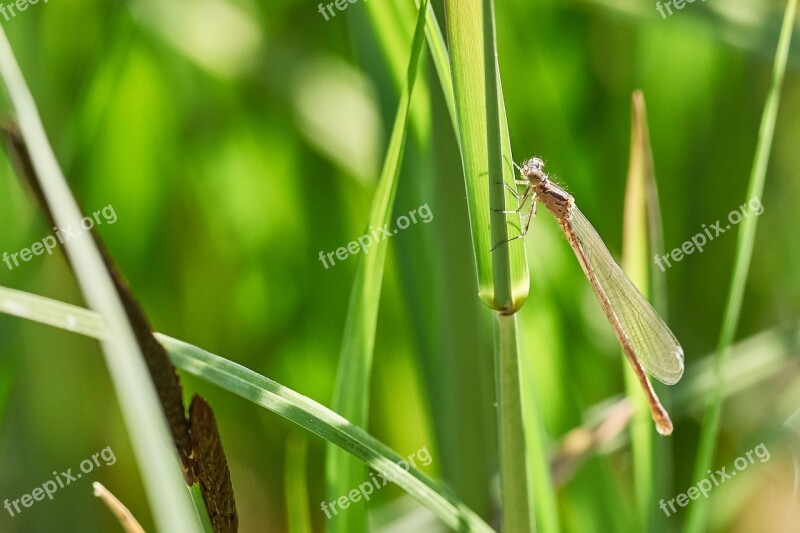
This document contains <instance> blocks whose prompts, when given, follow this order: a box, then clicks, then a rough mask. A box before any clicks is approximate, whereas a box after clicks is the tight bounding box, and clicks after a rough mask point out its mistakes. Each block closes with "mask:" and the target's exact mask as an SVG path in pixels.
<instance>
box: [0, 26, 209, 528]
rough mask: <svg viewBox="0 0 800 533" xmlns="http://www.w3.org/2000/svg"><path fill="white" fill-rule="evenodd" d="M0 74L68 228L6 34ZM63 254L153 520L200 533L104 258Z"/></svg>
mask: <svg viewBox="0 0 800 533" xmlns="http://www.w3.org/2000/svg"><path fill="white" fill-rule="evenodd" d="M0 75H2V79H3V83H4V85H5V89H6V91H7V93H8V96H9V99H10V101H11V106H12V108H13V110H14V112H15V114H16V117H17V120H18V121H19V126H20V130H21V133H22V136H23V138H24V139H25V142H26V144H27V145H28V146H29V148H30V152H31V159H32V162H33V165H34V168H35V170H36V173H37V175H38V176H39V177H40V179H41V186H42V191H43V196H44V199H45V201H46V202H47V204H48V207H49V208H50V210H51V211H52V213H53V217H54V219H55V221H56V223H57V224H58V225H59V226H63V227H68V226H69V225H70V224H74V223H75V221H78V220H80V219H81V218H83V215H82V214H81V211H80V209H79V207H78V204H77V202H76V200H75V198H74V197H73V195H72V191H71V190H70V188H69V185H68V184H67V181H66V179H65V178H64V175H63V173H62V171H61V168H60V167H59V164H58V162H57V161H56V158H55V154H54V153H53V149H52V148H51V146H50V144H49V142H48V140H47V135H46V134H45V131H44V126H43V124H42V121H41V118H40V116H39V112H38V110H37V108H36V104H35V102H34V100H33V96H32V95H31V93H30V90H29V89H28V87H27V85H26V83H25V80H24V78H23V76H22V72H21V71H20V68H19V66H18V65H17V62H16V59H15V58H14V54H13V52H12V50H11V45H10V44H9V42H8V40H7V38H6V35H5V32H4V31H3V30H2V28H0ZM65 250H66V252H67V256H68V258H69V261H70V264H71V265H72V269H73V271H74V272H75V276H76V278H77V280H78V284H79V285H80V288H81V291H82V293H83V295H84V298H85V300H86V302H87V303H88V304H89V306H90V307H91V308H92V309H95V310H96V311H98V312H99V313H100V314H101V315H102V317H103V319H104V321H105V324H106V326H107V328H108V335H107V336H106V337H105V338H104V339H103V341H102V343H101V345H102V348H103V353H104V355H105V359H106V365H107V366H108V370H109V374H110V376H111V381H112V383H113V385H114V389H115V392H116V395H117V398H118V400H119V406H120V409H121V411H122V416H123V419H124V421H125V425H126V428H127V431H128V435H129V436H130V439H131V444H132V447H133V451H134V454H135V456H136V459H137V464H138V467H139V472H140V473H141V475H142V481H143V483H144V487H145V490H146V493H147V499H148V502H149V504H150V508H151V509H152V512H153V518H154V521H155V523H156V525H157V527H158V529H159V530H161V531H174V532H187V533H188V532H194V531H200V525H199V523H198V521H197V517H196V515H195V513H194V511H193V509H192V503H191V500H190V498H189V494H188V491H187V490H186V486H185V484H184V482H183V478H182V475H181V469H180V465H179V464H178V461H177V458H176V457H175V454H174V453H172V451H171V449H172V448H171V446H169V445H165V444H166V443H170V442H171V439H170V436H169V431H168V429H167V422H166V418H165V416H164V413H163V411H162V409H161V406H160V403H159V401H158V398H157V395H156V390H155V386H154V384H153V381H152V380H151V378H150V375H149V373H148V371H147V367H146V365H145V362H144V358H143V357H142V353H141V350H140V349H139V346H138V344H137V343H136V338H135V336H134V333H133V329H132V327H131V325H130V323H129V322H128V319H127V316H126V315H125V311H124V308H123V304H122V302H121V301H120V298H119V295H118V294H117V291H116V289H115V288H114V283H113V281H112V280H111V276H110V274H109V272H108V271H107V270H106V268H105V265H104V263H103V260H102V258H101V255H100V251H99V250H98V249H97V246H96V245H95V243H94V240H93V239H91V238H82V239H80V238H78V239H70V240H68V241H67V242H65Z"/></svg>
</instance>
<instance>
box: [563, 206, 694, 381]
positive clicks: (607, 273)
mask: <svg viewBox="0 0 800 533" xmlns="http://www.w3.org/2000/svg"><path fill="white" fill-rule="evenodd" d="M569 224H570V226H571V227H572V229H573V231H574V233H575V236H576V237H577V239H578V242H579V245H580V247H581V249H582V251H583V254H584V257H585V260H586V262H587V263H588V267H589V269H590V270H591V271H592V273H591V274H593V275H594V277H595V278H596V284H594V283H593V284H592V285H593V287H594V289H595V292H597V293H598V294H597V296H598V297H599V298H600V299H601V300H605V303H606V306H607V307H608V309H606V310H605V311H606V313H607V314H608V313H611V314H613V316H614V317H615V318H616V320H617V323H618V324H619V327H620V328H621V330H622V331H621V332H620V333H621V334H622V335H623V336H624V337H625V338H626V339H627V340H628V341H629V343H630V345H631V347H632V348H633V351H634V354H635V356H636V358H637V359H638V360H639V361H640V362H641V364H642V366H643V367H644V368H645V370H647V371H648V372H649V373H650V374H652V375H653V376H654V377H655V378H656V379H658V380H659V381H661V382H662V383H666V384H667V385H674V384H675V383H677V382H678V380H680V379H681V376H683V348H681V345H680V344H679V343H678V340H677V339H676V338H675V335H673V334H672V331H670V329H669V327H667V325H666V324H665V323H664V321H663V320H661V317H659V316H658V313H656V311H655V309H653V306H652V305H650V302H648V301H647V299H646V298H645V297H644V296H642V293H641V292H639V290H638V289H637V288H636V286H635V285H634V284H633V282H632V281H631V280H630V278H628V276H627V275H626V274H625V272H624V271H623V270H622V268H621V267H620V266H619V265H618V264H617V262H616V261H614V258H613V257H611V253H610V252H609V251H608V248H606V246H605V244H604V243H603V240H602V239H601V238H600V236H599V235H598V234H597V231H596V230H595V229H594V227H593V226H592V224H591V223H590V222H589V221H588V220H587V219H586V217H585V216H584V215H583V213H581V212H580V210H579V209H578V208H577V207H574V208H573V209H572V210H571V214H570V217H569ZM591 274H590V275H591ZM609 318H610V317H609ZM612 325H613V320H612Z"/></svg>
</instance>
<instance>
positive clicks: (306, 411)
mask: <svg viewBox="0 0 800 533" xmlns="http://www.w3.org/2000/svg"><path fill="white" fill-rule="evenodd" d="M0 312H3V313H6V314H9V315H13V316H17V317H20V318H26V319H28V320H32V321H35V322H40V323H42V324H47V325H51V326H55V327H58V328H61V329H65V330H68V331H72V332H75V333H80V334H82V335H86V336H89V337H94V338H97V339H103V338H105V337H106V336H107V332H106V329H105V326H104V324H103V322H102V320H101V319H100V316H99V315H98V314H97V313H95V312H94V311H90V310H88V309H84V308H82V307H78V306H74V305H70V304H66V303H63V302H58V301H55V300H52V299H50V298H44V297H42V296H36V295H33V294H29V293H26V292H23V291H18V290H14V289H9V288H7V287H0ZM156 337H157V338H158V340H159V342H160V343H161V344H163V346H164V348H166V350H167V352H168V353H169V355H170V358H171V359H172V362H173V363H174V364H175V365H176V366H177V367H178V368H180V369H181V370H183V371H185V372H188V373H190V374H192V375H195V376H197V377H199V378H201V379H203V380H205V381H208V382H209V383H213V384H215V385H217V386H219V387H221V388H223V389H225V390H227V391H229V392H231V393H233V394H235V395H237V396H239V397H241V398H244V399H246V400H250V401H251V402H253V403H255V404H257V405H260V406H262V407H264V408H266V409H268V410H270V411H272V412H273V413H276V414H278V415H280V416H282V417H284V418H286V419H287V420H289V421H291V422H294V423H295V424H297V425H298V426H300V427H302V428H304V429H307V430H308V431H310V432H312V433H314V434H315V435H318V436H320V437H322V438H323V439H325V440H327V441H329V442H332V443H333V444H336V445H337V446H339V447H340V448H342V449H344V450H346V451H347V452H349V453H350V454H352V455H354V456H355V457H357V458H359V459H360V460H361V461H363V462H364V463H366V464H367V465H369V466H370V467H372V468H373V469H375V470H376V471H378V472H380V473H382V474H385V475H386V476H387V479H389V480H390V481H392V482H394V483H395V484H396V485H398V486H399V487H400V488H401V489H403V490H405V491H406V492H408V494H409V495H411V496H412V497H414V498H415V499H416V500H417V501H419V502H420V503H421V504H422V505H424V506H425V507H427V508H428V509H430V510H431V511H432V512H433V513H434V514H436V516H438V517H439V519H440V520H441V521H442V522H443V523H444V524H446V525H447V526H448V527H450V528H452V529H454V530H456V531H476V532H482V533H493V531H494V530H493V529H492V528H491V527H490V526H489V525H488V524H486V523H485V522H484V521H483V520H481V518H480V517H479V516H477V515H476V514H475V513H474V512H472V511H471V510H470V509H469V508H468V507H467V506H465V505H464V504H463V503H462V502H460V501H459V500H458V499H456V498H454V497H452V496H451V495H450V494H449V493H448V492H447V491H446V489H445V488H443V487H441V486H440V485H439V484H438V483H436V482H435V481H434V480H432V479H431V478H429V477H428V476H426V475H425V474H424V473H422V472H420V471H419V470H417V469H415V468H411V469H410V470H409V471H406V470H405V469H404V468H403V467H401V466H400V465H399V463H400V462H401V461H402V460H403V457H401V456H400V455H399V454H398V453H396V452H394V451H392V449H391V448H389V447H388V446H386V445H385V444H383V443H382V442H380V441H379V440H377V439H376V438H375V437H373V436H372V435H370V434H369V433H367V432H366V431H364V430H363V429H361V428H359V427H358V426H355V425H354V424H352V423H351V422H350V421H348V420H347V419H345V418H343V417H342V416H341V415H339V414H337V413H335V412H333V411H331V410H330V409H328V408H327V407H325V406H323V405H321V404H319V403H317V402H315V401H314V400H312V399H310V398H308V397H306V396H303V395H302V394H299V393H297V392H295V391H293V390H292V389H289V388H288V387H284V386H283V385H281V384H279V383H277V382H275V381H273V380H271V379H269V378H267V377H264V376H262V375H260V374H258V373H256V372H253V371H252V370H250V369H248V368H245V367H243V366H241V365H238V364H236V363H234V362H232V361H228V360H227V359H224V358H222V357H219V356H217V355H214V354H212V353H209V352H206V351H205V350H202V349H201V348H198V347H196V346H192V345H191V344H187V343H185V342H183V341H180V340H177V339H173V338H172V337H168V336H166V335H162V334H160V333H156ZM351 488H352V487H351Z"/></svg>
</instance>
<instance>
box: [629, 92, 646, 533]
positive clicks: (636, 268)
mask: <svg viewBox="0 0 800 533" xmlns="http://www.w3.org/2000/svg"><path fill="white" fill-rule="evenodd" d="M652 174H653V162H652V156H651V152H650V144H649V138H648V134H647V118H646V115H645V109H644V97H643V96H642V94H641V93H639V92H637V93H634V95H633V105H632V120H631V148H630V162H629V165H628V184H627V189H626V192H625V221H624V230H623V247H622V249H623V253H622V265H623V268H624V269H625V272H626V273H627V274H628V276H629V277H630V278H631V280H632V281H633V282H634V284H635V285H636V286H637V287H638V288H639V290H640V291H641V292H642V294H643V295H645V296H649V293H650V291H649V286H650V284H649V280H648V274H649V272H650V253H649V246H648V205H647V182H648V181H649V180H652V179H653V176H652ZM623 359H624V357H623ZM623 367H624V368H625V390H626V393H627V396H628V398H629V400H630V401H631V403H632V405H633V406H634V408H635V414H634V416H633V420H632V422H631V445H632V446H631V448H632V454H633V486H634V491H633V493H634V498H635V502H636V514H637V519H638V526H639V528H640V529H641V530H642V531H648V530H649V529H648V523H649V516H650V514H651V511H652V508H653V506H652V501H653V491H654V481H653V478H654V472H653V470H654V463H653V423H652V421H651V419H650V409H649V408H648V406H647V401H646V400H645V398H644V395H643V394H642V389H641V386H640V385H639V381H638V380H637V378H636V375H635V374H634V372H633V370H632V369H631V367H630V365H628V364H627V361H625V362H623Z"/></svg>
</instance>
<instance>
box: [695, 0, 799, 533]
mask: <svg viewBox="0 0 800 533" xmlns="http://www.w3.org/2000/svg"><path fill="white" fill-rule="evenodd" d="M796 12H797V0H789V1H788V2H787V4H786V13H785V15H784V18H783V26H782V28H781V34H780V37H779V39H778V49H777V51H776V53H775V63H774V65H773V70H772V83H771V84H770V88H769V93H768V94H767V100H766V103H765V105H764V113H763V115H762V117H761V126H760V127H759V131H758V143H757V145H756V156H755V159H754V161H753V168H752V171H751V173H750V184H749V185H748V188H747V199H750V198H755V197H758V198H761V197H762V195H763V192H764V182H765V181H766V175H767V164H768V162H769V154H770V150H771V148H772V137H773V135H774V133H775V121H776V118H777V116H778V104H779V102H780V94H781V84H782V82H783V76H784V73H785V72H786V61H787V58H788V56H789V45H790V43H791V39H792V31H793V28H794V21H795V13H796ZM757 226H758V217H747V218H745V219H744V220H743V221H742V223H741V225H740V227H739V233H738V236H737V237H738V239H737V243H736V258H735V260H734V265H733V277H732V279H731V286H730V292H729V293H728V301H727V304H726V306H725V311H724V316H723V320H722V330H721V332H720V336H719V343H718V344H717V352H716V356H715V373H716V378H717V379H716V387H715V388H714V390H713V393H712V394H711V395H710V396H709V400H708V404H707V407H706V412H705V416H704V418H703V426H702V429H701V432H700V447H699V450H698V454H697V459H696V462H695V469H694V472H695V475H694V479H701V478H702V477H704V476H705V475H706V471H707V470H708V469H710V468H712V464H711V461H712V460H713V457H714V450H715V448H716V443H717V433H718V431H719V424H720V419H721V417H722V394H723V389H724V387H725V383H724V377H723V368H724V365H725V359H726V357H727V354H728V351H729V349H730V346H731V344H732V343H733V340H734V337H735V335H736V328H737V326H738V324H739V316H740V314H741V310H742V300H743V299H744V289H745V284H746V282H747V274H748V272H749V270H750V261H751V259H752V257H753V246H754V244H755V238H756V228H757ZM707 517H708V502H707V500H699V501H697V502H695V504H694V505H693V506H692V507H691V508H690V509H689V514H688V517H687V529H686V530H687V531H689V533H699V532H700V531H702V530H703V529H704V528H705V523H706V520H707Z"/></svg>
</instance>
